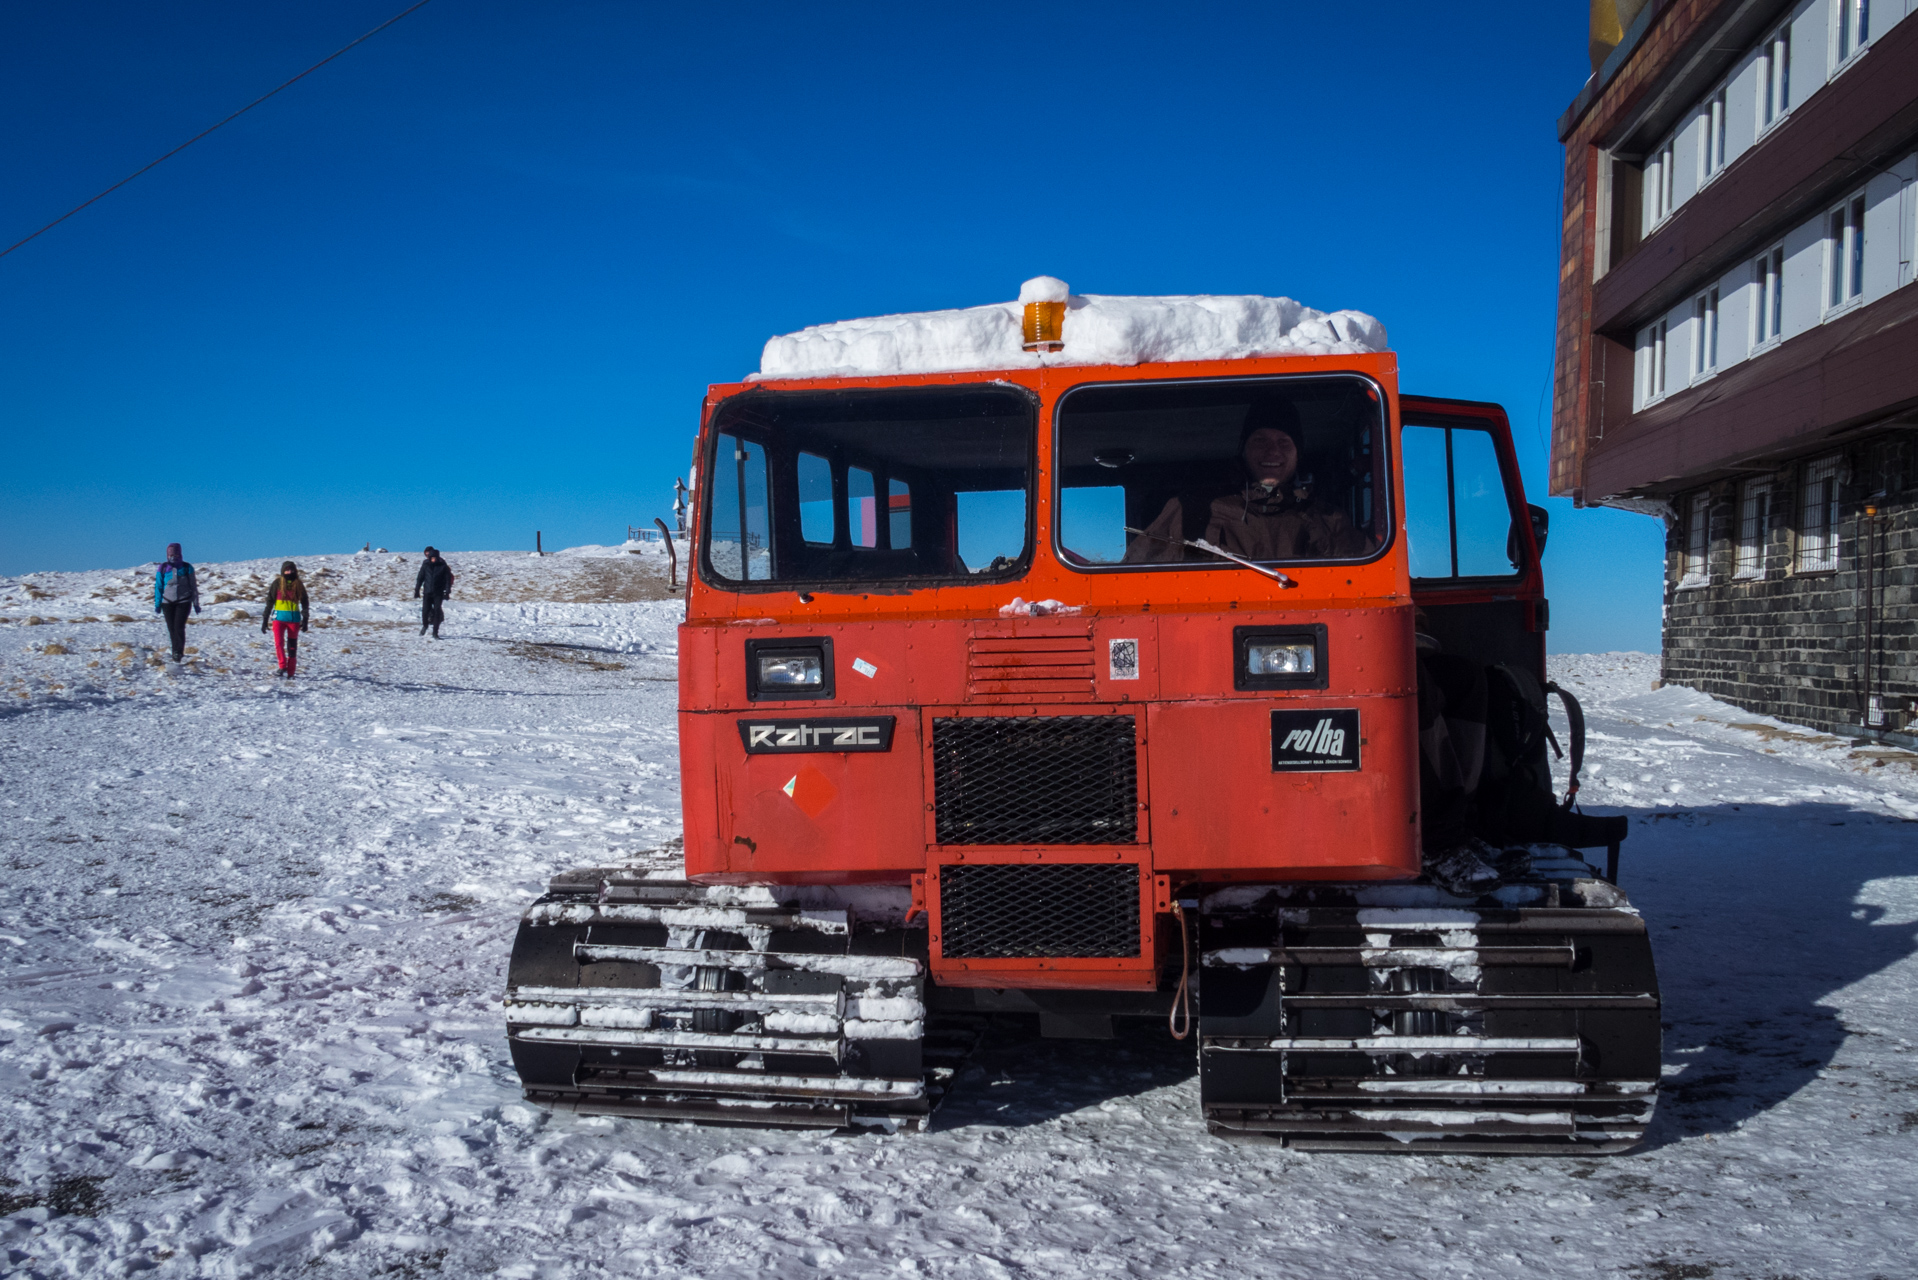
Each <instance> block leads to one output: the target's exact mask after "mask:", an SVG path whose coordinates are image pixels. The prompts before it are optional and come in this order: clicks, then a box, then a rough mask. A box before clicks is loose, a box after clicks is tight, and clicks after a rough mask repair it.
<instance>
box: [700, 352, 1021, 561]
mask: <svg viewBox="0 0 1918 1280" xmlns="http://www.w3.org/2000/svg"><path fill="white" fill-rule="evenodd" d="M1036 426H1037V411H1036V408H1035V405H1034V402H1033V399H1032V397H1031V396H1029V395H1028V394H1027V393H1026V392H1024V391H1023V390H1021V389H1019V388H1016V387H977V386H972V387H911V388H904V389H901V390H874V391H868V390H858V391H763V392H760V391H754V392H747V393H745V394H744V395H739V396H735V397H733V398H732V399H731V400H728V401H727V402H726V403H725V404H723V405H721V406H720V409H719V412H718V415H717V417H716V418H715V420H714V432H713V436H712V439H713V440H714V442H715V445H714V451H713V453H712V455H710V456H709V459H708V462H707V466H708V468H709V474H710V476H711V480H710V482H709V483H708V484H707V485H706V486H705V487H706V490H707V494H708V498H707V501H708V507H707V510H708V513H709V514H708V518H707V520H706V523H705V529H706V537H705V541H706V548H705V553H706V554H705V561H706V566H707V570H708V572H709V573H710V574H711V575H712V576H713V577H714V578H715V579H717V580H721V581H726V582H754V583H758V582H778V583H793V584H804V583H821V584H825V583H833V582H885V581H895V580H899V579H948V580H951V579H958V580H965V579H970V578H974V577H980V576H988V575H990V576H995V577H998V576H1005V575H1006V574H1008V573H1010V572H1014V571H1016V570H1017V568H1018V567H1019V566H1020V565H1021V564H1022V563H1023V562H1024V560H1025V558H1026V553H1027V542H1028V537H1027V527H1028V515H1027V513H1028V511H1029V510H1030V506H1031V502H1030V491H1031V487H1032V453H1033V440H1034V432H1035V430H1036ZM742 468H743V470H744V472H745V474H744V477H743V479H742V477H741V474H740V473H741V470H742ZM742 544H743V546H742Z"/></svg>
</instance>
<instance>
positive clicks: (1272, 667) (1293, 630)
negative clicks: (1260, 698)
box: [1232, 622, 1332, 692]
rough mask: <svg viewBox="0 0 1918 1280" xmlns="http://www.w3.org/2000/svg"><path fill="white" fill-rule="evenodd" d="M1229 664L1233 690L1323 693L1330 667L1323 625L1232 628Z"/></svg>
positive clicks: (1310, 623) (1303, 624)
mask: <svg viewBox="0 0 1918 1280" xmlns="http://www.w3.org/2000/svg"><path fill="white" fill-rule="evenodd" d="M1232 662H1233V669H1232V687H1233V688H1234V689H1240V690H1244V691H1247V692H1250V691H1251V690H1254V689H1324V688H1326V687H1328V685H1329V683H1330V681H1329V678H1328V677H1329V675H1330V668H1331V665H1332V662H1331V659H1330V658H1329V657H1328V656H1327V650H1326V647H1325V624H1324V623H1322V622H1308V623H1302V624H1298V625H1295V626H1276V627H1272V626H1267V627H1234V628H1232Z"/></svg>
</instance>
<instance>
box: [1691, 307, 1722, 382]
mask: <svg viewBox="0 0 1918 1280" xmlns="http://www.w3.org/2000/svg"><path fill="white" fill-rule="evenodd" d="M1717 372H1718V289H1717V288H1716V287H1713V288H1710V289H1707V290H1705V292H1703V293H1701V294H1699V295H1698V297H1696V298H1694V299H1693V300H1692V381H1693V382H1703V381H1704V380H1705V379H1706V378H1709V377H1711V376H1712V375H1713V374H1715V373H1717Z"/></svg>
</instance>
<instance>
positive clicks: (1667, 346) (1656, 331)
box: [1645, 316, 1672, 404]
mask: <svg viewBox="0 0 1918 1280" xmlns="http://www.w3.org/2000/svg"><path fill="white" fill-rule="evenodd" d="M1671 329H1672V322H1671V320H1670V318H1669V317H1664V316H1661V317H1660V318H1659V319H1657V320H1654V321H1652V327H1651V338H1652V341H1651V361H1650V365H1649V367H1648V368H1647V370H1646V372H1647V373H1648V374H1649V375H1650V377H1649V380H1648V385H1647V387H1646V391H1645V403H1646V404H1657V403H1658V402H1659V401H1660V400H1663V399H1664V398H1665V396H1666V387H1668V386H1669V385H1670V378H1671V346H1672V343H1671V338H1672V332H1671Z"/></svg>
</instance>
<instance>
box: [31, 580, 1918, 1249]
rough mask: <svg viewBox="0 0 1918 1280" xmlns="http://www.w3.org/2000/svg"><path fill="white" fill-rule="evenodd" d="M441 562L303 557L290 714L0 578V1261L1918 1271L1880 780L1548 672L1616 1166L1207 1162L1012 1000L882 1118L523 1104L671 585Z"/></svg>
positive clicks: (108, 603) (1151, 1066)
mask: <svg viewBox="0 0 1918 1280" xmlns="http://www.w3.org/2000/svg"><path fill="white" fill-rule="evenodd" d="M448 558H449V560H451V562H452V563H453V564H454V566H455V568H456V569H459V570H460V571H461V573H462V575H463V586H466V587H470V588H471V590H470V592H462V593H461V594H460V595H456V597H455V600H454V603H453V604H452V606H451V607H450V608H449V610H448V625H447V627H446V628H445V631H446V636H447V638H446V639H444V640H442V641H439V642H438V643H435V642H434V641H432V640H431V639H421V638H419V637H418V635H417V634H416V633H415V629H414V628H413V627H412V626H411V625H409V624H408V623H407V622H406V621H405V620H406V618H407V617H408V614H409V609H410V603H411V602H410V599H408V598H407V597H410V592H411V577H412V568H413V567H414V566H402V565H398V564H395V563H391V562H393V561H395V560H397V557H392V556H388V557H384V558H380V557H368V556H362V557H329V558H327V559H326V560H324V561H322V560H320V559H318V558H313V559H310V560H306V561H303V562H302V563H303V565H304V566H306V567H307V568H309V569H318V568H335V567H337V568H338V573H337V574H335V575H332V585H331V586H329V587H324V588H323V587H322V586H319V585H316V587H315V591H314V594H315V598H316V602H317V605H318V612H319V614H320V616H321V617H322V619H323V620H324V621H323V623H322V625H321V627H320V628H319V630H318V631H317V632H316V633H315V634H314V635H313V636H312V637H311V641H310V644H309V645H307V646H305V647H304V652H303V654H302V663H303V670H302V674H301V677H300V679H299V681H298V682H297V684H296V686H295V687H294V688H292V689H290V690H289V689H285V688H282V687H280V686H279V684H278V682H275V681H272V680H269V679H267V678H266V677H267V675H268V674H269V667H270V665H271V663H270V659H269V658H268V657H267V653H268V651H267V650H265V649H263V648H262V647H260V646H261V644H262V641H261V637H260V636H259V633H258V626H257V621H256V619H257V617H258V614H257V612H254V613H253V614H252V615H251V617H250V618H249V619H248V620H245V621H239V622H225V623H222V622H218V621H214V620H213V619H215V618H216V617H217V616H218V615H219V614H222V613H225V612H228V611H229V609H230V606H224V605H223V606H221V607H220V608H217V609H216V608H215V607H213V606H211V605H209V606H208V612H207V613H206V614H205V615H203V617H204V618H206V619H207V621H203V622H201V623H199V624H198V625H196V626H195V627H194V629H193V633H192V634H193V640H192V643H193V645H194V647H195V648H196V649H198V650H200V652H199V653H198V654H197V655H196V658H197V662H196V663H194V664H192V665H191V666H190V667H189V669H188V670H186V671H184V672H182V673H180V674H178V675H168V674H165V673H164V672H163V671H160V670H157V669H154V668H152V667H149V666H148V665H147V664H146V663H145V661H144V660H143V658H142V656H141V655H142V654H143V652H144V651H147V650H151V649H154V648H156V647H161V646H162V645H163V643H164V637H163V632H162V630H161V627H160V624H159V622H158V620H157V619H154V618H153V616H152V614H151V613H150V611H149V610H150V608H151V606H150V604H147V605H145V606H144V607H143V608H142V607H135V606H140V605H141V604H142V601H141V599H140V590H141V589H143V588H144V583H143V582H142V581H135V582H134V583H133V584H132V585H131V587H129V586H128V585H127V584H126V583H125V582H124V579H125V577H126V575H124V574H107V573H102V574H94V575H87V574H62V575H54V574H47V575H35V576H33V577H31V578H29V579H26V580H17V579H16V580H8V581H4V582H0V616H4V617H7V618H10V619H14V621H10V622H7V623H0V688H4V689H5V690H7V691H8V692H6V694H5V702H6V704H7V705H4V706H0V784H3V785H0V860H3V861H4V865H5V867H6V881H5V883H6V886H7V889H8V892H7V893H6V895H5V897H4V899H3V900H0V1117H4V1119H0V1150H4V1151H5V1152H6V1159H5V1160H4V1161H3V1162H0V1211H3V1212H4V1214H5V1216H4V1217H0V1249H3V1250H5V1252H4V1254H0V1259H3V1261H0V1271H6V1272H8V1273H13V1274H22V1275H74V1276H107V1275H123V1274H130V1273H132V1272H135V1271H143V1270H150V1271H151V1272H152V1274H155V1275H158V1276H189V1275H192V1276H198V1275H209V1276H232V1275H249V1274H261V1273H266V1272H273V1271H280V1270H284V1271H287V1272H294V1271H297V1272H298V1273H299V1274H302V1275H317V1276H333V1275H338V1276H356V1277H357V1276H377V1275H393V1276H416V1277H417V1276H429V1275H441V1276H474V1275H485V1274H491V1275H497V1276H522V1277H530V1276H555V1277H557V1276H594V1275H633V1276H670V1277H676V1278H678V1277H735V1276H736V1277H749V1276H750V1277H758V1276H766V1275H775V1276H795V1275H811V1274H832V1275H838V1276H862V1277H863V1276H902V1275H903V1276H911V1275H926V1276H941V1277H1010V1276H1034V1277H1091V1276H1101V1277H1103V1276H1115V1275H1122V1276H1152V1277H1163V1276H1186V1275H1199V1276H1204V1275H1216V1276H1231V1277H1247V1276H1260V1277H1263V1276H1288V1277H1345V1276H1364V1277H1368V1278H1374V1277H1376V1278H1384V1280H1392V1278H1398V1277H1408V1278H1409V1277H1417V1278H1420V1280H1424V1278H1427V1277H1437V1276H1495V1277H1505V1276H1510V1277H1515V1278H1516V1277H1526V1278H1528V1280H1529V1278H1533V1277H1537V1276H1540V1275H1552V1276H1558V1275H1567V1276H1570V1275H1578V1276H1587V1275H1601V1276H1624V1277H1640V1278H1645V1280H1677V1278H1680V1277H1717V1278H1718V1280H1730V1278H1732V1277H1750V1278H1752V1280H1758V1278H1760V1277H1767V1278H1769V1277H1785V1276H1791V1277H1797V1278H1798V1280H1813V1278H1814V1277H1834V1278H1836V1277H1847V1278H1850V1277H1869V1276H1884V1277H1907V1276H1911V1275H1913V1274H1918V1264H1914V1262H1913V1258H1914V1257H1918V1216H1915V1215H1914V1205H1913V1186H1914V1174H1918V1154H1915V1152H1918V1048H1915V1047H1914V1046H1915V1045H1918V1014H1914V1011H1913V1008H1912V1003H1911V999H1910V996H1909V992H1910V990H1911V988H1912V985H1913V983H1914V980H1918V960H1914V958H1913V953H1914V949H1915V944H1914V932H1915V931H1918V825H1913V820H1914V819H1918V773H1914V771H1913V758H1912V757H1911V756H1909V755H1907V754H1905V753H1900V752H1887V751H1881V750H1878V749H1872V750H1864V751H1861V750H1857V749H1855V748H1854V747H1853V746H1852V744H1851V743H1849V742H1847V741H1843V740H1839V739H1833V738H1829V737H1825V736H1822V735H1817V734H1812V733H1808V732H1804V731H1800V730H1794V729H1792V728H1790V727H1789V726H1783V725H1779V724H1777V723H1775V722H1772V721H1767V720H1762V719H1760V718H1757V717H1752V716H1747V715H1745V714H1744V713H1741V712H1738V711H1736V710H1734V709H1733V708H1730V707H1727V706H1724V705H1723V704H1720V703H1716V702H1713V701H1711V700H1710V699H1706V698H1702V697H1700V696H1698V695H1696V694H1693V693H1690V692H1688V691H1686V690H1683V689H1676V688H1667V689H1659V690H1654V689H1653V688H1652V685H1653V682H1654V679H1655V676H1656V667H1655V663H1654V662H1653V660H1651V659H1649V658H1647V657H1645V656H1643V655H1638V654H1607V655H1598V656H1581V657H1570V658H1564V659H1559V660H1557V661H1556V663H1555V665H1556V673H1557V675H1558V676H1559V678H1560V679H1561V680H1565V681H1567V682H1569V683H1570V684H1571V687H1572V688H1573V689H1574V690H1575V691H1576V692H1578V693H1579V695H1580V696H1581V697H1582V698H1583V699H1584V701H1585V704H1586V706H1587V708H1588V709H1589V711H1590V713H1591V716H1592V722H1593V730H1594V733H1593V738H1594V741H1593V743H1592V758H1591V774H1590V778H1589V781H1588V783H1587V786H1586V790H1585V797H1586V800H1587V803H1588V806H1589V807H1591V808H1594V809H1596V810H1599V811H1601V812H1611V811H1617V810H1619V809H1623V810H1624V811H1626V812H1629V813H1631V814H1632V815H1633V816H1634V819H1635V821H1634V823H1633V831H1632V837H1631V839H1630V840H1629V841H1628V842H1627V844H1626V846H1625V857H1624V867H1623V880H1624V884H1625V886H1626V887H1627V888H1628V889H1629V890H1630V891H1631V892H1632V893H1633V895H1634V896H1635V899H1636V901H1637V902H1638V904H1639V905H1640V906H1641V907H1642V908H1643V909H1644V910H1645V912H1646V913H1647V915H1648V917H1649V919H1650V920H1651V921H1652V922H1653V927H1654V934H1655V938H1656V943H1657V950H1658V959H1659V965H1660V970H1661V979H1662V981H1663V984H1664V993H1665V999H1666V1010H1667V1018H1668V1023H1669V1030H1668V1031H1667V1039H1666V1068H1665V1070H1666V1082H1665V1083H1666V1094H1665V1098H1664V1100H1663V1101H1662V1102H1661V1104H1660V1110H1659V1113H1658V1117H1657V1119H1656V1121H1655V1122H1654V1125H1653V1129H1652V1138H1651V1140H1650V1141H1649V1142H1648V1143H1647V1145H1646V1146H1645V1148H1644V1149H1643V1150H1641V1151H1639V1152H1637V1153H1634V1154H1631V1155H1627V1156H1621V1157H1612V1158H1608V1159H1558V1160H1548V1159H1493V1158H1478V1157H1471V1158H1468V1157H1432V1156H1415V1155H1407V1156H1370V1157H1359V1156H1327V1155H1312V1156H1307V1155H1300V1154H1297V1153H1292V1152H1287V1151H1283V1150H1276V1149H1272V1148H1268V1147H1252V1146H1235V1145H1228V1144H1225V1143H1222V1142H1219V1141H1217V1140H1215V1139H1213V1138H1210V1137H1208V1136H1207V1135H1206V1133H1205V1130H1204V1126H1203V1125H1202V1124H1201V1123H1200V1121H1199V1118H1198V1114H1197V1110H1198V1108H1197V1085H1196V1080H1195V1077H1194V1074H1193V1064H1192V1061H1191V1053H1190V1050H1189V1049H1186V1048H1181V1047H1179V1046H1177V1045H1174V1044H1173V1043H1172V1042H1171V1041H1170V1040H1169V1039H1168V1038H1167V1037H1166V1035H1165V1033H1164V1031H1163V1029H1162V1028H1157V1027H1139V1028H1137V1029H1135V1030H1134V1031H1132V1032H1130V1033H1128V1038H1122V1039H1121V1040H1119V1041H1116V1042H1070V1041H1044V1040H1039V1039H1037V1038H1036V1035H1035V1031H1036V1028H1033V1027H1030V1026H1026V1025H1024V1024H1022V1023H1021V1022H1019V1021H1018V1020H1016V1019H1008V1020H1005V1021H1004V1022H1002V1023H1001V1024H1000V1025H998V1026H996V1027H995V1029H994V1031H993V1032H992V1033H991V1035H990V1037H989V1039H988V1041H987V1043H986V1044H985V1046H984V1047H983V1049H982V1051H981V1054H980V1056H979V1058H978V1060H977V1062H976V1065H975V1067H974V1068H973V1069H971V1070H970V1071H969V1072H968V1073H967V1074H966V1075H965V1076H964V1077H963V1079H962V1081H961V1084H960V1087H959V1089H958V1090H957V1091H956V1092H955V1094H954V1096H953V1097H952V1098H951V1099H950V1101H949V1102H948V1103H947V1105H946V1106H945V1108H944V1109H943V1110H942V1111H941V1112H940V1113H939V1115H938V1117H937V1118H936V1122H935V1124H934V1127H933V1130H932V1132H930V1133H926V1134H920V1135H900V1136H892V1137H888V1136H882V1135H861V1136H837V1135H821V1134H816V1133H778V1132H752V1131H726V1130H714V1129H701V1128H694V1127H691V1126H681V1125H655V1124H647V1123H641V1122H634V1121H616V1120H599V1119H585V1118H579V1117H573V1116H565V1115H558V1116H556V1115H549V1114H546V1113H543V1112H541V1111H540V1110H538V1109H537V1108H533V1107H529V1106H527V1105H526V1104H525V1103H523V1102H522V1101H521V1100H520V1098H519V1095H518V1091H517V1089H516V1088H515V1083H514V1077H513V1073H512V1069H511V1066H510V1065H509V1063H508V1060H507V1054H506V1046H505V1044H504V1042H503V1036H502V1032H501V1016H500V1011H499V1006H498V997H499V994H500V992H501V991H502V989H503V987H504V969H505V961H506V954H507V949H508V946H509V945H510V941H511V937H512V932H513V926H514V920H515V918H516V917H517V915H518V914H519V912H520V910H521V908H522V906H523V905H524V903H525V902H526V901H527V900H528V899H530V898H531V897H532V896H534V895H535V894H536V893H537V892H538V891H539V889H540V887H541V885H542V883H543V882H544V880H545V878H546V877H547V876H548V874H549V873H551V872H553V871H554V870H557V869H561V868H565V867H569V866H575V865H580V864H586V863H603V862H604V861H606V860H607V859H608V858H619V857H633V858H645V857H651V858H654V859H669V858H670V857H671V853H670V849H671V842H672V840H673V838H674V837H675V835H676V833H677V828H678V785H677V778H676V772H675V748H674V725H673V706H674V701H675V691H674V683H673V677H674V660H673V659H674V654H673V646H674V630H673V627H674V623H675V620H676V619H675V615H676V612H677V605H676V604H675V603H674V602H673V601H672V600H671V599H668V598H652V599H648V598H646V597H647V596H648V595H651V596H653V597H664V596H665V595H666V593H665V592H664V591H663V590H662V589H661V584H660V583H659V582H658V578H657V574H658V571H659V570H661V569H663V567H664V566H663V557H660V556H658V553H657V551H655V553H654V554H653V556H651V557H645V556H641V557H632V558H631V559H630V560H622V559H618V558H617V557H616V555H615V553H613V552H610V551H609V552H604V553H599V554H597V555H585V554H582V555H577V556H566V555H561V556H552V557H548V558H546V559H545V560H532V559H531V558H529V557H524V556H512V557H509V556H499V557H487V556H475V555H468V556H462V555H459V554H452V553H449V556H448ZM495 562H497V565H498V568H497V570H494V571H490V572H492V573H493V579H494V584H495V585H494V587H492V588H488V589H484V590H483V589H482V586H481V584H480V583H479V582H478V581H477V579H478V577H479V576H480V570H481V569H482V568H485V567H486V566H488V565H490V564H494V563H495ZM275 563H276V562H275ZM416 564H417V561H416V560H415V561H414V565H416ZM595 566H597V567H595ZM272 567H273V564H265V563H263V564H262V565H252V566H206V567H205V568H204V570H203V572H205V573H206V574H207V575H208V577H209V578H210V579H219V580H222V581H226V580H230V581H231V582H233V583H236V584H237V583H240V582H242V581H244V579H245V575H246V573H248V572H254V573H255V574H256V575H257V574H259V573H261V572H263V571H266V570H270V569H271V568H272ZM389 570H390V571H391V572H390V573H389ZM590 574H598V575H600V576H599V577H597V578H593V577H582V575H590ZM607 575H612V576H607ZM23 581H30V582H32V583H33V584H34V586H35V589H36V590H37V591H38V592H39V596H38V597H37V598H26V589H25V586H24V585H23ZM261 581H262V582H263V579H262V580H261ZM327 582H328V579H327V578H319V579H318V583H319V584H326V583H327ZM116 583H117V584H119V585H115V584H116ZM596 592H597V593H598V594H597V596H595V593H596ZM96 593H98V594H96ZM241 594H243V595H245V596H246V597H247V599H246V603H247V604H248V605H250V604H251V596H252V594H253V593H252V591H251V589H250V588H249V590H248V591H247V592H244V593H241ZM489 595H490V596H493V597H495V598H493V599H491V600H488V599H484V598H480V597H485V596H489ZM548 602H550V603H548ZM30 611H31V613H30ZM113 612H121V613H123V614H125V615H126V616H128V617H131V618H134V619H136V620H135V621H132V622H120V623H116V622H110V621H106V620H105V618H106V617H107V616H109V615H110V614H111V613H113ZM27 616H39V617H41V618H42V619H43V621H42V623H41V625H39V626H37V627H28V626H26V625H24V623H23V622H22V621H20V619H24V618H25V617H27ZM83 617H99V618H101V619H102V620H101V621H97V622H84V621H77V620H76V619H78V618H83ZM47 618H57V619H58V621H56V622H47V621H45V619H47ZM50 642H51V643H52V644H55V645H57V646H58V647H60V648H63V649H68V650H70V651H71V652H68V653H65V654H60V653H49V652H48V651H47V649H48V645H49V643H50ZM121 644H125V645H129V646H131V648H130V649H126V650H122V649H117V648H116V647H115V646H117V645H121ZM120 653H131V654H132V655H134V656H133V657H131V658H129V659H127V660H125V661H122V660H120V658H119V657H118V656H117V655H118V654H120ZM89 662H98V663H100V666H98V667H89V666H87V665H86V664H87V663H89ZM22 694H24V696H20V695H22ZM662 850H663V851H664V852H652V853H650V854H649V852H648V851H662Z"/></svg>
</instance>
